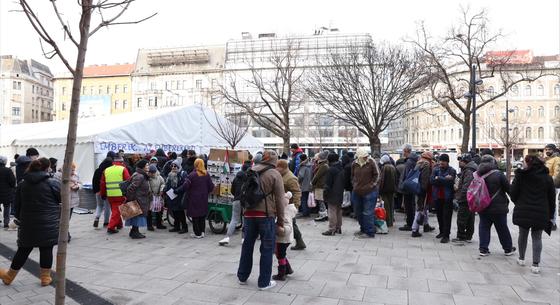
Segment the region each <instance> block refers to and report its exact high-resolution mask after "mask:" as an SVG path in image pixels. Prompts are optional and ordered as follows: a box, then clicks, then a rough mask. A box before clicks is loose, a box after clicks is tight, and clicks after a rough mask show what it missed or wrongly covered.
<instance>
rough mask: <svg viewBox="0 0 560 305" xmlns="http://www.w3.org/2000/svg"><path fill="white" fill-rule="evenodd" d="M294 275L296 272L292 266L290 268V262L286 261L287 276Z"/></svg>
mask: <svg viewBox="0 0 560 305" xmlns="http://www.w3.org/2000/svg"><path fill="white" fill-rule="evenodd" d="M293 273H294V270H293V269H292V266H290V262H289V261H287V260H286V275H290V274H293Z"/></svg>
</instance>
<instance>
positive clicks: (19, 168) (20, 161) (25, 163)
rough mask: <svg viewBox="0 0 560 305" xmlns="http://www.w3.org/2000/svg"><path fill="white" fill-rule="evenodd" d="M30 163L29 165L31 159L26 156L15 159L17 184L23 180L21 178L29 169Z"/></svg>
mask: <svg viewBox="0 0 560 305" xmlns="http://www.w3.org/2000/svg"><path fill="white" fill-rule="evenodd" d="M30 163H31V158H29V157H28V156H19V157H18V158H17V159H16V180H17V183H20V182H21V181H22V180H23V176H24V174H25V171H26V170H27V168H28V167H29V164H30Z"/></svg>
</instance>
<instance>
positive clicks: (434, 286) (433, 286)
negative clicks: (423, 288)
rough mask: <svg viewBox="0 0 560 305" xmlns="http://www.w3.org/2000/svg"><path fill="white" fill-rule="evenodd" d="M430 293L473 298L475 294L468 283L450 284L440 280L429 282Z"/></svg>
mask: <svg viewBox="0 0 560 305" xmlns="http://www.w3.org/2000/svg"><path fill="white" fill-rule="evenodd" d="M428 287H429V289H430V292H435V293H447V294H453V295H467V296H472V295H473V293H472V291H471V288H470V286H469V284H468V283H466V282H449V281H440V280H428Z"/></svg>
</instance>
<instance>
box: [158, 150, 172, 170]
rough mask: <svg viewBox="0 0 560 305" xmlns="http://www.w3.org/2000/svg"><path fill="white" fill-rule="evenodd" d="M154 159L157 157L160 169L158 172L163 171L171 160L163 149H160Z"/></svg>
mask: <svg viewBox="0 0 560 305" xmlns="http://www.w3.org/2000/svg"><path fill="white" fill-rule="evenodd" d="M154 157H156V159H157V161H158V162H157V169H158V171H160V172H161V171H162V170H163V167H164V166H165V164H166V163H167V161H168V160H169V159H168V158H167V156H166V155H165V152H164V151H163V149H162V148H158V150H157V151H156V154H155V156H154Z"/></svg>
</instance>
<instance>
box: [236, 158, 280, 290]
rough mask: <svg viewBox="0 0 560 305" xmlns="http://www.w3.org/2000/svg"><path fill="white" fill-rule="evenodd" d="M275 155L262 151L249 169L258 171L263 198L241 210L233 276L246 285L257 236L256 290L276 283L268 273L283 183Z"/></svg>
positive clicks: (267, 287) (278, 224)
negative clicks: (238, 254)
mask: <svg viewBox="0 0 560 305" xmlns="http://www.w3.org/2000/svg"><path fill="white" fill-rule="evenodd" d="M276 163H278V155H277V154H276V152H275V151H273V150H267V151H265V152H264V154H263V157H262V160H261V162H260V163H259V164H255V166H253V169H252V170H253V171H255V172H257V173H258V174H259V180H260V186H261V188H262V191H263V192H264V194H266V197H265V199H264V200H262V201H261V202H260V203H259V204H257V206H256V207H254V208H249V207H248V208H246V209H245V213H244V217H245V218H244V224H243V225H244V227H245V232H244V233H245V239H244V241H243V245H242V247H241V258H240V259H239V268H238V270H237V278H238V280H239V284H240V285H247V279H248V278H249V276H250V275H251V269H252V267H253V250H254V247H255V242H256V240H257V237H258V236H260V238H261V247H260V252H261V258H260V270H259V271H260V274H259V280H258V286H259V289H260V290H267V289H270V288H272V287H274V286H276V282H275V281H272V280H270V278H271V276H272V257H273V255H274V247H275V244H276V227H277V226H278V227H283V226H284V205H283V204H282V199H283V198H284V193H285V192H284V183H283V181H282V176H281V175H280V173H279V172H278V171H276V170H272V169H274V168H276Z"/></svg>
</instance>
